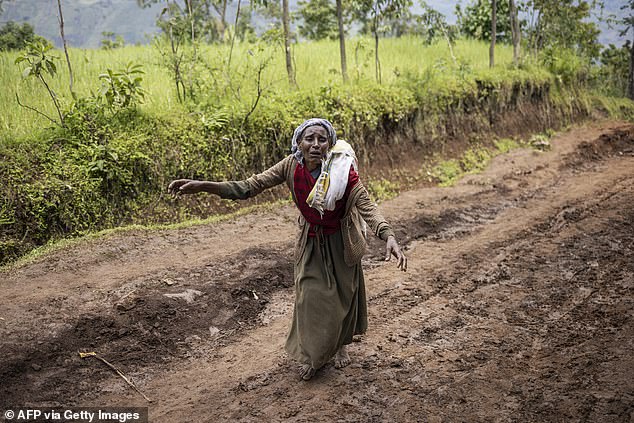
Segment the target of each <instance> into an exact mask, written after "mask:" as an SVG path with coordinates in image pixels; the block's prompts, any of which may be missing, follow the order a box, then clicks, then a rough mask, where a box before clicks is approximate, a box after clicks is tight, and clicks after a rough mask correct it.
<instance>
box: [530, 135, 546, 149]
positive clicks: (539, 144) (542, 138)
mask: <svg viewBox="0 0 634 423" xmlns="http://www.w3.org/2000/svg"><path fill="white" fill-rule="evenodd" d="M528 144H529V145H530V146H531V147H532V148H534V149H535V150H538V151H547V150H550V136H549V135H548V134H535V135H533V136H532V137H531V138H530V139H529V140H528Z"/></svg>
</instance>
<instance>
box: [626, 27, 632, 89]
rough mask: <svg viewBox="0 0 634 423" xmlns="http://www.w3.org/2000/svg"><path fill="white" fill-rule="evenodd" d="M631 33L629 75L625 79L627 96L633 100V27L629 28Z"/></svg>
mask: <svg viewBox="0 0 634 423" xmlns="http://www.w3.org/2000/svg"><path fill="white" fill-rule="evenodd" d="M630 30H631V31H632V38H633V40H632V44H630V74H629V75H628V78H627V96H628V97H629V98H630V99H631V100H634V27H630Z"/></svg>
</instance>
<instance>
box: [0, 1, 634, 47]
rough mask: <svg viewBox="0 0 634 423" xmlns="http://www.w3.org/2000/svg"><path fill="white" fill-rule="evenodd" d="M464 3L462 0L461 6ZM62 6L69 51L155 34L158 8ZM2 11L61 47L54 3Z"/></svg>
mask: <svg viewBox="0 0 634 423" xmlns="http://www.w3.org/2000/svg"><path fill="white" fill-rule="evenodd" d="M467 2H468V1H467V0H464V1H462V2H461V3H462V4H466V3H467ZM625 2H626V0H605V6H606V7H605V10H604V16H607V15H609V14H612V15H614V16H619V15H620V14H621V13H622V12H621V10H620V7H621V5H622V4H625ZM233 3H235V1H234V2H233ZM244 3H246V2H243V7H244ZM296 3H297V0H291V1H290V4H291V9H295V7H296ZM427 3H428V4H429V5H430V6H431V7H433V8H435V9H436V10H438V11H439V12H441V13H443V14H445V16H447V20H448V21H449V22H452V23H453V22H455V20H456V17H455V15H454V10H455V5H456V3H458V2H457V1H442V0H431V1H427ZM62 6H63V8H64V9H63V10H64V21H65V32H66V37H67V40H68V43H69V44H70V45H71V46H73V47H83V48H95V47H99V45H100V42H101V39H102V38H103V36H102V32H105V31H108V32H114V33H115V34H118V35H122V36H123V38H124V39H125V42H126V43H127V44H136V43H141V44H146V43H148V42H149V40H150V39H151V37H152V35H153V34H155V33H156V32H157V31H158V28H157V27H156V25H155V21H156V18H157V16H158V14H159V13H160V11H161V5H154V6H153V7H150V8H147V9H141V8H140V7H138V6H137V2H136V0H62ZM4 9H5V10H4V13H3V14H2V15H0V24H2V23H4V22H7V21H16V22H28V23H30V24H31V25H33V27H34V28H35V32H36V33H37V34H39V35H41V36H43V37H45V38H47V39H49V40H51V41H53V42H54V43H55V44H56V45H57V46H58V47H59V46H61V39H60V36H59V26H58V22H57V0H8V2H7V1H5V3H4ZM243 10H244V9H243ZM229 15H231V12H230V13H229ZM230 19H232V18H230ZM601 30H602V32H601V35H600V37H599V41H600V42H601V43H603V44H610V43H612V44H616V45H619V46H620V45H622V44H623V43H624V41H625V40H624V39H623V38H622V37H620V36H619V30H620V28H608V26H607V25H606V24H601Z"/></svg>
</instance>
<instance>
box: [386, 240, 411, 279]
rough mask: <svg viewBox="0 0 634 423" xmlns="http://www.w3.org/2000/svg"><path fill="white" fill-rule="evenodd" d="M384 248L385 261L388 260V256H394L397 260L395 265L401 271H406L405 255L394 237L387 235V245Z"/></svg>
mask: <svg viewBox="0 0 634 423" xmlns="http://www.w3.org/2000/svg"><path fill="white" fill-rule="evenodd" d="M385 250H386V254H385V261H390V258H392V256H394V257H396V259H397V260H398V262H397V263H396V266H397V267H398V268H399V269H401V270H402V271H403V272H406V271H407V257H405V254H403V252H402V251H401V247H399V246H398V242H396V238H394V237H393V236H389V237H388V238H387V245H386V247H385Z"/></svg>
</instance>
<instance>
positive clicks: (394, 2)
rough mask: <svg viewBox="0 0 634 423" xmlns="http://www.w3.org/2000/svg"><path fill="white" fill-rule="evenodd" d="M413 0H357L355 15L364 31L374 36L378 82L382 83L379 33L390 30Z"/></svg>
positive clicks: (407, 9)
mask: <svg viewBox="0 0 634 423" xmlns="http://www.w3.org/2000/svg"><path fill="white" fill-rule="evenodd" d="M411 6H412V0H358V1H356V2H355V15H356V18H357V20H359V21H360V22H361V23H362V31H363V32H370V33H372V35H373V37H374V66H375V76H376V80H377V82H378V83H379V84H380V83H381V61H380V60H379V35H380V34H382V33H387V32H389V31H390V30H391V29H392V27H391V26H390V25H387V23H388V22H390V21H394V20H396V19H398V18H400V17H401V15H403V14H405V13H407V12H408V11H409V8H410V7H411Z"/></svg>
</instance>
